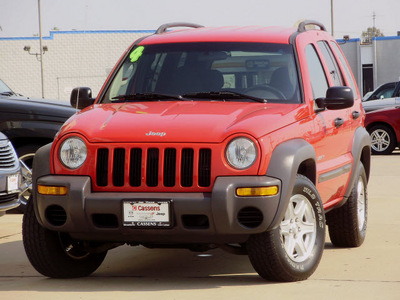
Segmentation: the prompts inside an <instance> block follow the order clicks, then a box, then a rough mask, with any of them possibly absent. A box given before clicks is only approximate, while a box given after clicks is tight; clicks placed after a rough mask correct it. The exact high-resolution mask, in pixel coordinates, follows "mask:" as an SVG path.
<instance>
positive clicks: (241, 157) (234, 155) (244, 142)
mask: <svg viewBox="0 0 400 300" xmlns="http://www.w3.org/2000/svg"><path fill="white" fill-rule="evenodd" d="M225 156H226V160H227V161H228V163H229V164H230V165H231V166H232V167H234V168H235V169H239V170H243V169H247V168H249V167H250V166H251V165H252V164H253V163H254V162H255V161H256V159H257V148H256V145H255V144H254V143H253V141H252V140H250V139H248V138H245V137H240V138H235V139H233V140H232V141H231V142H229V144H228V146H227V147H226V150H225Z"/></svg>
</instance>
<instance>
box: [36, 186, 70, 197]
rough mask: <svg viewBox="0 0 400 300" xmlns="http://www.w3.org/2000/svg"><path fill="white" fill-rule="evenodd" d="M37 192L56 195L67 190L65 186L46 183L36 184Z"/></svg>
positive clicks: (60, 194) (65, 192)
mask: <svg viewBox="0 0 400 300" xmlns="http://www.w3.org/2000/svg"><path fill="white" fill-rule="evenodd" d="M38 192H39V194H42V195H57V196H63V195H66V194H67V192H68V189H67V187H65V186H46V185H38Z"/></svg>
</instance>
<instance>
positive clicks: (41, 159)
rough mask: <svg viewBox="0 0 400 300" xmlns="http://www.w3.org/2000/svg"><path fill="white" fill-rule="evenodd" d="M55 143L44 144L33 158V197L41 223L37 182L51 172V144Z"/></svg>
mask: <svg viewBox="0 0 400 300" xmlns="http://www.w3.org/2000/svg"><path fill="white" fill-rule="evenodd" d="M52 144H53V143H50V144H47V145H44V146H43V147H41V148H39V149H38V151H37V152H36V154H35V157H34V158H33V168H32V169H33V172H32V199H31V201H33V207H34V209H35V214H36V218H37V219H38V222H39V224H41V225H43V222H42V221H41V220H40V219H39V213H38V209H37V201H36V193H37V185H36V182H37V180H38V178H40V177H42V176H44V175H49V174H51V169H50V154H51V146H52Z"/></svg>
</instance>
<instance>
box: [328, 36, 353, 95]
mask: <svg viewBox="0 0 400 300" xmlns="http://www.w3.org/2000/svg"><path fill="white" fill-rule="evenodd" d="M331 46H332V48H333V50H334V51H335V52H336V54H337V56H338V57H339V60H340V62H341V63H342V66H343V68H344V72H345V73H346V77H347V80H348V82H347V85H348V86H349V87H351V89H352V90H353V95H354V99H356V98H357V88H356V84H355V82H354V80H353V76H352V73H351V71H350V69H349V66H348V65H347V62H346V59H345V58H344V56H343V54H342V51H340V49H339V46H338V45H337V44H336V43H335V42H332V41H331Z"/></svg>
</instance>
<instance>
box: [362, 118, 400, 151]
mask: <svg viewBox="0 0 400 300" xmlns="http://www.w3.org/2000/svg"><path fill="white" fill-rule="evenodd" d="M376 130H382V131H385V132H386V133H387V135H388V136H389V139H390V140H389V146H388V147H387V148H386V149H385V150H383V151H377V150H375V149H374V147H371V152H372V154H376V155H387V154H391V153H392V152H393V150H394V149H395V148H396V144H397V142H396V135H395V133H394V132H393V130H392V129H391V128H390V127H389V126H386V125H384V124H379V125H374V126H372V127H371V128H369V129H368V133H369V135H371V134H372V133H373V132H374V131H376Z"/></svg>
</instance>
